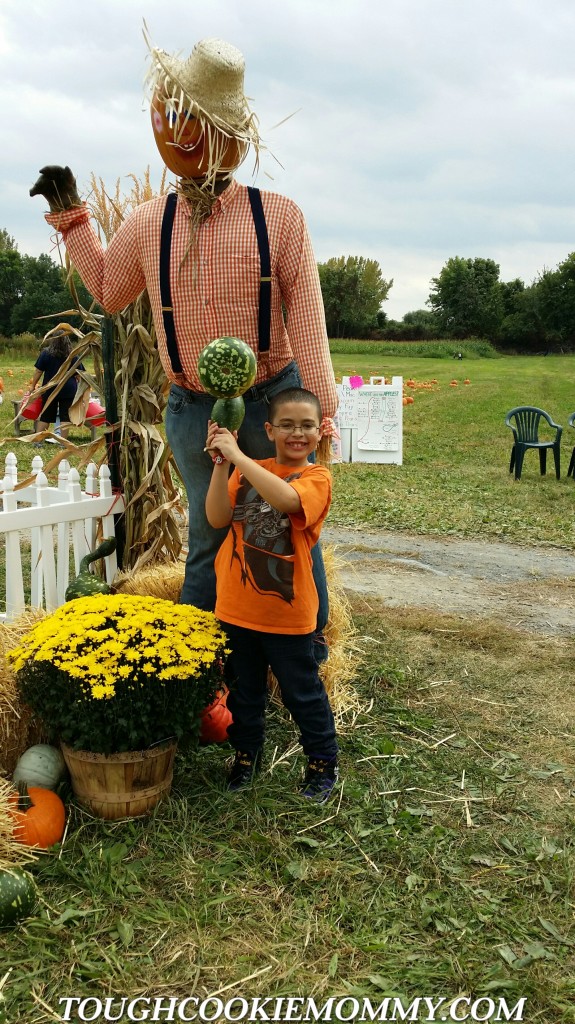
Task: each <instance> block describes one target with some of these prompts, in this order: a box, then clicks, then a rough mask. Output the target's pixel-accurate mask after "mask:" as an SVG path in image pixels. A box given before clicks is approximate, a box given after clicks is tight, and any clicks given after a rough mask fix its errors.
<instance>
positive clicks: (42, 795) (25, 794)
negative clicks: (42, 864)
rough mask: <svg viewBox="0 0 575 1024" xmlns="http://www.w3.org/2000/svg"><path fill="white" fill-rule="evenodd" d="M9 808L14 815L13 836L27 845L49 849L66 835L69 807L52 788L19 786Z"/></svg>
mask: <svg viewBox="0 0 575 1024" xmlns="http://www.w3.org/2000/svg"><path fill="white" fill-rule="evenodd" d="M8 807H9V809H10V813H11V815H12V817H13V818H14V830H13V835H14V839H16V841H17V842H19V843H22V844H23V845H24V846H36V847H39V848H40V849H41V850H47V849H48V848H49V847H50V846H53V845H54V843H59V842H60V840H61V838H62V836H63V835H64V826H65V823H66V809H65V807H64V804H63V803H62V801H61V800H60V797H59V796H58V795H57V794H56V793H53V792H52V790H51V789H41V788H40V787H39V786H31V787H30V788H29V789H28V786H27V785H26V783H25V782H21V783H19V785H18V792H17V793H13V794H12V795H11V796H10V797H8Z"/></svg>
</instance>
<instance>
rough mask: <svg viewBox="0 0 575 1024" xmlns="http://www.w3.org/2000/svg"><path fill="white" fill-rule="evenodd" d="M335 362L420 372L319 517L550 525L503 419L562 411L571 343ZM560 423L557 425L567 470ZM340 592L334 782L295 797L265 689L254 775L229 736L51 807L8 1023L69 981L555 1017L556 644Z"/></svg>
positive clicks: (546, 500)
mask: <svg viewBox="0 0 575 1024" xmlns="http://www.w3.org/2000/svg"><path fill="white" fill-rule="evenodd" d="M334 363H335V367H336V372H337V373H338V374H340V375H341V374H342V373H361V374H363V375H364V377H368V376H369V374H370V373H372V374H382V373H385V374H387V375H391V374H393V373H402V374H403V375H404V376H405V377H406V378H407V377H408V376H412V377H413V378H414V379H415V380H416V381H421V380H429V379H432V378H433V377H435V378H437V379H438V382H439V386H440V388H439V390H436V391H431V392H416V393H415V394H416V398H415V403H414V404H413V405H412V406H407V407H406V408H405V409H404V413H405V417H404V452H405V460H404V465H403V466H402V467H382V466H369V465H361V466H360V465H348V466H340V467H336V469H335V491H336V498H335V502H334V507H333V511H332V514H331V519H332V522H336V523H337V522H339V523H346V524H357V525H360V524H363V525H365V524H367V525H369V526H372V527H376V526H380V527H384V528H388V529H401V530H406V531H413V532H430V533H447V532H449V531H453V532H454V533H458V534H462V535H465V536H478V537H486V538H487V537H490V538H494V539H497V538H505V539H507V540H509V541H519V542H520V543H524V544H531V543H545V544H557V545H564V546H571V543H572V540H573V527H572V518H573V494H574V488H575V482H574V481H573V480H571V479H569V480H567V479H565V476H564V475H563V478H562V479H561V480H560V481H557V480H556V479H555V476H554V474H553V473H552V472H550V473H549V474H548V476H547V477H546V478H543V479H541V478H540V477H539V473H538V466H537V461H536V457H535V456H534V453H529V454H528V455H527V458H526V464H525V468H524V473H523V477H522V480H521V482H520V483H518V484H515V483H513V482H512V480H510V478H509V475H508V460H509V452H510V440H511V433H510V431H508V430H507V429H506V428H505V427H504V425H503V420H504V416H505V412H506V411H507V410H508V409H509V408H511V407H512V406H513V405H516V404H534V405H542V406H543V407H544V408H546V409H547V410H548V411H549V412H550V413H551V414H552V416H553V417H554V418H555V419H556V420H557V421H558V422H560V423H563V424H564V425H565V424H566V420H567V416H568V414H569V413H570V412H572V411H573V409H575V395H574V394H573V386H572V378H573V372H572V367H573V362H572V360H570V359H568V358H560V357H549V358H546V359H543V358H541V359H499V360H492V359H490V360H485V361H483V360H474V361H473V363H472V365H471V364H470V365H469V367H468V366H466V365H465V364H464V365H463V366H462V365H461V363H456V362H453V363H451V362H448V361H445V360H444V361H433V360H431V361H430V360H424V359H421V360H414V361H413V362H411V363H410V365H401V363H400V360H388V362H387V363H383V362H381V361H380V359H379V358H378V360H377V361H375V362H372V363H369V362H368V361H367V360H365V359H364V357H356V356H349V355H342V356H334ZM467 375H469V378H470V379H471V384H470V385H468V386H466V387H464V386H463V385H462V384H460V386H459V387H458V388H457V389H456V388H453V389H452V388H450V387H449V381H450V380H451V379H452V377H457V378H458V379H459V380H463V379H464V378H465V377H466V376H467ZM4 379H5V383H6V376H5V374H4ZM0 415H2V416H4V407H3V408H2V409H1V410H0ZM571 434H573V441H572V439H571V436H570V435H571ZM572 443H575V432H571V431H570V430H568V429H566V431H565V438H564V445H563V469H564V472H565V471H566V468H567V464H568V456H569V455H570V452H571V447H572ZM529 455H531V456H533V457H532V458H531V459H530V457H529ZM355 614H356V624H357V629H358V648H360V649H361V650H362V652H363V655H362V656H363V661H362V662H361V664H360V665H359V666H358V673H357V697H358V704H359V708H360V710H359V711H358V710H357V708H356V710H355V711H353V713H352V712H350V713H349V714H347V715H345V716H344V717H343V719H342V721H341V723H340V732H341V748H342V753H341V765H342V777H343V784H342V786H341V788H340V790H339V792H338V794H337V796H336V798H335V799H334V801H333V802H332V803H331V804H329V805H328V806H327V808H324V809H318V808H313V807H308V806H303V805H302V803H301V801H300V799H299V798H298V797H297V796H296V793H295V791H296V788H297V783H298V779H299V772H300V767H301V763H302V758H301V755H300V754H299V753H298V748H297V735H296V733H295V731H294V729H293V726H292V724H291V723H290V722H289V720H288V719H287V717H286V716H285V714H284V713H283V711H282V710H281V709H280V708H278V707H276V706H275V705H273V706H272V707H271V709H270V716H269V736H268V744H267V752H266V759H265V764H264V771H263V773H262V776H261V778H260V779H259V781H258V783H257V785H256V787H255V789H254V791H253V792H251V793H248V794H246V795H241V796H236V797H231V796H229V795H228V794H226V793H225V791H224V789H223V781H222V780H223V776H224V770H225V761H226V759H227V758H228V756H229V753H230V751H229V748H226V747H215V746H211V747H206V748H203V749H201V750H199V751H196V752H194V751H188V752H185V751H183V750H182V751H180V753H179V755H178V758H177V761H176V774H175V780H174V789H173V792H172V796H171V798H170V800H169V801H168V802H166V803H165V804H163V805H161V806H160V807H159V808H158V809H157V810H156V812H155V813H154V814H153V815H152V816H151V817H150V818H149V819H145V820H138V821H129V822H119V823H116V824H104V823H102V822H100V821H98V820H95V819H93V818H91V817H90V816H89V815H88V814H87V813H85V812H83V811H82V810H80V809H79V808H78V807H76V806H73V805H71V806H70V809H69V828H68V833H67V837H66V840H65V843H64V845H63V846H62V847H61V848H60V849H57V850H55V851H54V852H53V853H50V854H47V855H44V856H42V857H41V858H40V859H39V860H38V863H37V865H36V868H35V871H36V875H37V880H38V884H39V887H40V891H41V904H40V906H39V911H38V914H37V916H36V917H33V918H31V919H29V920H28V921H27V922H26V923H25V924H24V925H22V926H21V927H19V928H17V929H15V930H13V931H9V932H0V957H1V962H2V965H3V970H2V972H0V973H2V974H3V973H4V972H8V971H9V972H10V973H9V975H8V977H7V979H6V982H5V985H4V994H5V996H6V1001H7V1013H8V1021H17V1022H25V1024H40V1022H42V1024H44V1022H49V1021H53V1020H58V1019H60V1017H59V1016H58V1012H59V1010H60V1011H61V1007H59V1006H58V999H59V998H62V997H66V996H77V997H82V998H88V997H91V998H92V999H93V1000H97V999H100V1000H105V999H106V998H107V997H110V998H112V997H113V998H114V999H115V1000H117V1001H119V1000H120V999H121V998H122V997H124V996H130V997H135V996H147V997H160V996H161V997H163V998H164V999H166V1000H167V999H168V998H169V997H171V996H173V997H178V998H185V997H186V996H195V997H198V998H199V999H200V1000H201V999H202V998H205V997H207V996H208V995H215V994H219V993H221V998H222V999H223V1000H224V1001H225V1000H226V999H230V998H232V997H243V998H245V999H249V1000H251V999H255V998H256V997H260V998H264V997H277V998H279V997H281V996H284V997H288V996H293V997H311V998H313V999H315V1001H316V1003H317V1005H318V1006H321V1005H323V1004H324V1002H325V1001H326V1000H327V999H328V998H330V997H334V998H337V999H339V998H344V997H350V998H356V999H358V1000H360V1001H361V1000H362V999H363V998H369V999H370V1000H371V1002H372V1005H373V1006H379V1005H380V1003H381V1002H382V1000H384V999H385V998H386V997H389V998H390V999H391V1000H392V1003H393V998H394V997H397V998H401V999H403V1000H404V1003H405V1006H407V1005H409V1003H410V1002H411V1001H412V1000H413V999H416V998H418V997H419V998H423V997H428V998H433V999H434V1000H438V999H439V998H440V997H445V999H446V1003H445V1004H444V1006H443V1007H442V1009H441V1011H440V1014H439V1017H438V1018H437V1019H441V1018H442V1014H443V1015H445V1016H446V1017H447V1019H449V1016H448V1013H449V1011H448V1002H449V1001H450V1000H454V999H456V998H457V997H458V996H465V997H469V998H470V999H476V998H483V999H484V1000H485V1001H484V1002H483V1003H482V1004H481V1018H480V1019H482V1020H495V1019H498V1020H504V1019H506V1018H505V1016H502V1015H501V1013H499V1015H497V1014H498V1012H499V1011H498V1006H499V1000H500V999H506V1000H507V1002H508V1006H509V1007H514V1006H515V1005H516V1004H517V1002H518V1000H519V999H521V998H524V999H525V1000H526V1004H525V1008H524V1012H523V1016H522V1019H523V1020H525V1021H528V1022H529V1024H560V1022H574V1021H575V981H574V978H575V970H574V968H575V962H574V961H575V958H574V949H575V916H574V915H575V902H574V897H573V891H574V890H573V874H574V867H575V858H574V843H573V791H574V787H575V745H574V744H575V736H574V735H573V714H574V711H575V699H574V698H573V688H572V668H573V663H574V655H575V650H574V644H573V641H572V640H566V639H565V640H561V639H557V638H553V639H551V638H549V639H548V638H545V637H543V636H537V637H536V638H533V637H531V636H529V635H527V634H522V633H518V632H516V631H514V630H508V629H505V628H503V627H502V626H501V625H500V624H498V623H492V622H487V621H482V622H473V621H466V620H465V619H464V618H463V617H460V616H445V615H440V614H437V613H432V612H425V613H423V612H418V611H406V610H404V609H397V610H394V609H389V608H383V607H380V606H378V605H377V603H374V602H372V603H371V605H370V607H367V606H366V605H365V604H363V603H361V602H359V601H358V603H357V604H356V607H355ZM489 1000H492V1002H493V1013H490V1012H489V1011H490V1005H491V1004H490V1003H489ZM115 1005H116V1006H117V1005H119V1003H118V1002H116V1003H115ZM350 1005H352V1004H347V1012H349V1006H350ZM95 1008H96V1009H97V1004H96V1003H95V1002H92V1003H91V1004H90V1005H87V1006H86V1019H97V1020H104V1019H105V1018H104V1017H103V1016H101V1017H100V1016H98V1017H90V1014H91V1013H94V1009H95ZM142 1008H143V1007H140V1009H139V1011H138V1012H142ZM115 1012H116V1014H117V1012H118V1011H117V1010H116V1011H115ZM188 1012H190V1013H191V1011H190V1010H189V1011H188ZM236 1012H237V1006H236ZM268 1012H269V1014H270V1017H271V1016H272V1014H273V1008H272V1006H271V1005H269V1004H268ZM113 1013H114V1011H113V1010H111V1011H110V1018H109V1019H118V1020H129V1019H130V1018H129V1017H128V1016H127V1015H122V1016H116V1017H115V1018H113ZM389 1013H390V1014H391V1013H392V1007H391V1008H390V1010H389ZM458 1013H459V1016H460V1019H464V1017H463V1013H462V1010H461V1009H459V1011H458ZM70 1019H72V1020H76V1019H80V1018H78V1017H75V1016H73V1015H72V1016H71V1018H70ZM132 1019H137V1018H136V1017H135V1016H134V1017H132ZM142 1019H144V1018H142ZM149 1019H153V1018H152V1017H151V1016H150V1018H149ZM157 1019H169V1018H162V1017H158V1018H157ZM174 1019H178V1018H177V1016H175V1018H174ZM220 1019H221V1018H220ZM264 1019H265V1018H264ZM275 1019H282V1018H277V1017H276V1018H275ZM283 1019H288V1018H283ZM291 1019H292V1020H296V1019H298V1018H297V1016H296V1014H295V1012H294V1013H293V1015H292V1017H291ZM347 1019H354V1018H351V1017H347ZM355 1019H359V1017H357V1018H355ZM388 1019H396V1020H398V1019H401V1017H400V1016H399V1013H397V1014H396V1015H395V1017H394V1018H393V1017H391V1016H389V1017H388ZM407 1019H410V1020H421V1021H424V1020H427V1019H430V1018H428V1016H427V1015H426V1014H424V1010H423V1006H422V1008H421V1012H420V1013H419V1014H418V1015H417V1016H413V1015H411V1016H409V1017H408V1018H407ZM516 1019H519V1018H516Z"/></svg>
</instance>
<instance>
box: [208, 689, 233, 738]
mask: <svg viewBox="0 0 575 1024" xmlns="http://www.w3.org/2000/svg"><path fill="white" fill-rule="evenodd" d="M227 700H228V691H227V690H225V691H224V693H222V694H220V696H219V697H217V698H216V700H214V701H213V702H212V703H211V704H208V706H207V708H204V710H203V711H202V721H201V728H200V743H225V741H226V740H227V738H228V725H231V724H232V714H231V711H230V710H229V709H228V704H227Z"/></svg>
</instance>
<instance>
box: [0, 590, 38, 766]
mask: <svg viewBox="0 0 575 1024" xmlns="http://www.w3.org/2000/svg"><path fill="white" fill-rule="evenodd" d="M45 615H46V612H45V611H44V609H43V608H27V609H26V610H25V611H24V612H23V613H22V614H21V615H20V616H19V617H18V618H17V619H14V621H13V622H3V623H1V624H0V773H2V774H4V775H12V772H13V771H14V768H15V767H16V762H17V760H18V758H19V757H20V755H21V754H23V753H24V751H25V750H27V748H28V747H30V746H32V744H34V743H42V742H44V741H45V740H46V733H45V731H44V730H43V729H42V726H41V724H40V722H39V721H38V719H37V718H35V716H34V714H33V712H32V711H31V709H30V708H29V707H28V705H27V704H23V703H22V701H21V700H20V697H19V694H18V689H17V686H16V677H15V675H14V670H13V668H12V665H11V664H10V663H9V662H8V661H7V659H6V652H7V651H9V650H11V649H12V648H13V647H17V646H18V644H19V643H20V640H21V639H22V637H23V636H24V635H25V634H26V633H28V632H29V630H31V629H32V627H33V626H34V625H35V624H36V623H37V622H38V621H39V620H40V619H42V618H44V616H45Z"/></svg>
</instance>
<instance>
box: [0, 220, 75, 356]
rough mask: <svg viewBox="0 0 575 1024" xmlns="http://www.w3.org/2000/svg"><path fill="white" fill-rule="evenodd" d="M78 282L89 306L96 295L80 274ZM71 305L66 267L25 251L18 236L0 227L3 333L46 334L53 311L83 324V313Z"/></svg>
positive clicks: (0, 328)
mask: <svg viewBox="0 0 575 1024" xmlns="http://www.w3.org/2000/svg"><path fill="white" fill-rule="evenodd" d="M74 286H75V288H76V290H77V293H78V298H79V301H80V303H81V304H82V305H83V306H84V307H85V308H89V306H90V305H91V304H92V298H91V296H90V295H89V293H88V291H87V290H86V288H85V287H84V285H83V284H82V282H81V281H80V279H79V278H78V277H77V275H74ZM71 307H73V302H72V296H71V293H70V289H69V287H68V285H67V283H66V273H65V271H64V270H63V269H62V268H61V267H58V266H57V265H56V264H55V263H54V261H53V260H52V259H51V258H50V257H49V256H47V255H46V254H42V255H41V256H25V255H22V254H21V253H20V252H18V246H17V243H16V242H15V240H14V239H13V238H12V237H11V236H10V235H9V234H8V232H7V231H6V230H5V229H3V228H0V334H1V335H4V337H7V338H9V337H12V336H13V335H19V334H25V333H28V334H34V335H36V336H37V337H42V336H43V335H44V334H45V333H46V331H48V330H49V329H50V327H53V326H54V324H55V323H56V321H57V316H55V317H54V318H51V316H50V315H51V314H56V315H57V314H60V313H64V312H66V320H67V321H68V322H69V323H72V324H75V325H76V326H78V327H79V326H81V317H80V316H79V315H74V314H73V312H72V313H69V311H70V309H71ZM40 317H50V319H47V320H42V319H38V318H40Z"/></svg>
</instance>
